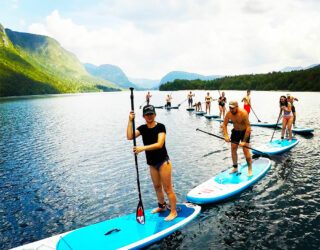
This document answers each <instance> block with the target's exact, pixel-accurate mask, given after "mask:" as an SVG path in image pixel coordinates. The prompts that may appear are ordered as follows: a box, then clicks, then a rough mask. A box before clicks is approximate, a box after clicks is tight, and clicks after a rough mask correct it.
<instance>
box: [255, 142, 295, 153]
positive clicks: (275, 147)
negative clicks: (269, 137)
mask: <svg viewBox="0 0 320 250" xmlns="http://www.w3.org/2000/svg"><path fill="white" fill-rule="evenodd" d="M298 143H299V140H298V139H296V138H292V140H291V141H289V140H288V139H283V140H281V139H279V140H273V141H271V142H268V143H266V144H264V145H261V146H259V147H255V149H256V150H252V153H253V154H261V153H260V152H262V153H264V154H270V155H275V154H281V153H284V152H286V151H289V150H290V149H291V148H293V147H294V146H296V145H297V144H298ZM258 151H260V152H258Z"/></svg>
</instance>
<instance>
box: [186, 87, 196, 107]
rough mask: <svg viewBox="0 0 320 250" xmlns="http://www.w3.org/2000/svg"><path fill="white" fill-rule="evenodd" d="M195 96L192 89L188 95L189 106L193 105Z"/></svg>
mask: <svg viewBox="0 0 320 250" xmlns="http://www.w3.org/2000/svg"><path fill="white" fill-rule="evenodd" d="M194 96H195V94H192V92H191V91H190V93H189V94H188V96H187V99H188V105H189V108H191V107H192V103H193V97H194Z"/></svg>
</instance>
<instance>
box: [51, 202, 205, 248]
mask: <svg viewBox="0 0 320 250" xmlns="http://www.w3.org/2000/svg"><path fill="white" fill-rule="evenodd" d="M151 210H152V209H149V210H146V211H145V216H146V217H145V224H143V225H142V224H139V223H138V222H137V221H136V214H135V213H134V214H129V215H125V216H122V217H118V218H114V219H111V220H107V221H103V222H100V223H97V224H93V225H90V226H87V227H83V228H80V229H77V230H74V231H72V232H71V233H69V234H67V235H65V236H64V237H62V238H61V239H60V241H59V242H58V244H57V247H56V249H57V250H70V249H75V250H88V249H94V250H100V249H101V250H105V249H108V250H109V249H134V248H141V247H145V246H147V245H149V244H151V243H154V242H156V241H158V240H160V239H162V238H164V237H166V236H168V235H169V234H171V233H173V232H174V231H176V230H177V229H179V228H181V227H182V226H184V225H186V224H187V223H189V222H190V221H192V220H193V219H194V218H195V217H196V216H197V215H198V214H199V213H200V210H201V208H200V207H199V206H197V205H194V204H190V203H182V204H177V211H178V216H177V217H176V218H175V219H174V220H172V221H169V222H167V221H165V220H164V218H165V217H167V216H168V214H169V212H170V211H169V210H168V209H167V211H165V212H161V213H156V214H152V213H151Z"/></svg>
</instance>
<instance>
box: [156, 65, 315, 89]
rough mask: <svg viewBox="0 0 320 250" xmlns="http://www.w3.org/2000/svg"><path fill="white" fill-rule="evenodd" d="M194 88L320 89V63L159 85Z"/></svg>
mask: <svg viewBox="0 0 320 250" xmlns="http://www.w3.org/2000/svg"><path fill="white" fill-rule="evenodd" d="M194 89H204V90H216V89H224V90H246V89H252V90H290V91H320V65H318V66H316V67H313V68H310V69H307V70H299V71H292V72H271V73H267V74H251V75H238V76H226V77H223V78H219V79H214V80H207V81H204V80H200V79H196V80H178V79H177V80H175V81H173V82H167V83H165V84H162V85H161V86H160V87H159V90H194Z"/></svg>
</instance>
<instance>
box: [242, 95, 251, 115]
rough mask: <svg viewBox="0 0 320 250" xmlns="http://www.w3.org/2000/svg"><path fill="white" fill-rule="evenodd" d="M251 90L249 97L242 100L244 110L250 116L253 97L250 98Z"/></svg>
mask: <svg viewBox="0 0 320 250" xmlns="http://www.w3.org/2000/svg"><path fill="white" fill-rule="evenodd" d="M250 93H251V91H250V90H247V95H246V96H245V97H243V98H242V100H241V101H242V102H243V108H244V109H245V110H246V111H247V112H248V115H249V114H250V109H251V97H250Z"/></svg>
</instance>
